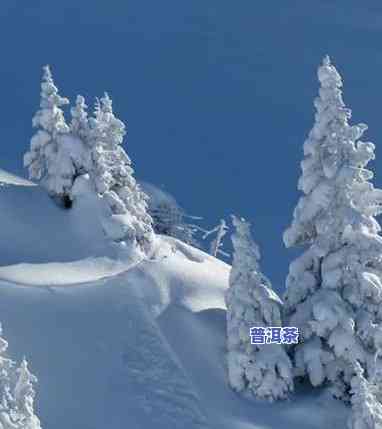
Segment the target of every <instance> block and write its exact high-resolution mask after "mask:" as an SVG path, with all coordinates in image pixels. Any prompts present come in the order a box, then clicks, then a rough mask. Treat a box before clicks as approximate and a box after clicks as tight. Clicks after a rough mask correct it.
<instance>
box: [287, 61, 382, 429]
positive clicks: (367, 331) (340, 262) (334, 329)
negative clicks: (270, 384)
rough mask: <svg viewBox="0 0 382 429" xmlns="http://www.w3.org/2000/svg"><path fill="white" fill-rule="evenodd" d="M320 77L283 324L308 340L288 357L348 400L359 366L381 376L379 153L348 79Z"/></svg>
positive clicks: (328, 69)
mask: <svg viewBox="0 0 382 429" xmlns="http://www.w3.org/2000/svg"><path fill="white" fill-rule="evenodd" d="M318 79H319V81H320V84H321V87H320V90H319V96H318V97H317V98H316V100H315V102H314V105H315V108H316V114H315V124H314V126H313V128H312V130H311V131H310V133H309V136H308V138H307V140H306V141H305V143H304V155H305V158H304V160H303V161H302V164H301V167H302V175H301V177H300V180H299V183H298V188H299V190H301V191H302V192H303V196H302V197H301V198H300V200H299V202H298V204H297V207H296V209H295V211H294V218H293V223H292V225H291V227H290V228H289V229H287V231H286V232H285V234H284V242H285V244H286V246H287V247H293V246H298V245H300V246H304V250H303V253H302V255H301V256H299V257H298V258H297V259H296V260H295V261H294V262H292V264H291V266H290V271H289V275H288V278H287V292H286V296H285V310H286V311H285V313H286V314H285V316H286V318H287V322H286V323H287V324H288V325H290V326H297V327H298V328H299V330H300V334H301V336H302V338H300V341H301V342H300V344H299V345H297V346H295V347H293V349H292V350H291V353H292V354H293V357H294V360H295V363H296V373H297V374H298V375H300V376H305V375H308V376H309V378H310V381H311V383H312V384H313V385H314V386H318V385H321V384H323V383H324V382H330V384H331V386H332V389H333V393H334V394H335V395H336V396H338V397H343V398H344V399H348V398H349V395H348V394H349V391H350V389H351V383H352V377H353V374H354V372H355V368H354V365H355V364H354V362H358V363H359V364H360V365H361V368H362V370H363V371H364V377H365V378H366V380H368V381H369V378H370V375H371V374H372V373H373V371H374V356H375V354H376V351H377V348H378V347H379V338H380V335H381V329H382V306H381V303H382V281H381V279H382V277H381V276H382V256H381V255H382V239H381V237H380V236H379V231H380V226H379V224H378V223H377V221H376V220H375V216H376V215H378V214H380V213H381V212H382V192H381V191H380V190H378V189H375V188H374V187H373V185H372V183H371V182H370V179H371V178H372V177H373V173H372V172H371V171H370V170H368V169H367V168H366V166H367V164H368V163H369V161H370V160H372V159H374V145H373V144H372V143H365V142H362V141H360V140H359V139H360V137H361V136H362V134H363V133H364V131H365V130H366V129H367V126H366V125H364V124H359V125H350V124H349V122H348V121H349V119H350V117H351V111H350V110H349V109H348V108H346V107H345V104H344V102H343V100H342V93H341V87H342V80H341V77H340V75H339V73H338V72H337V70H336V69H335V67H334V66H333V65H332V64H331V62H330V59H329V58H328V57H325V58H324V60H323V63H322V65H321V66H320V67H319V69H318ZM353 390H354V389H353ZM354 427H357V426H354Z"/></svg>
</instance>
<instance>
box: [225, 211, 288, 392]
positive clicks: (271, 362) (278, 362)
mask: <svg viewBox="0 0 382 429" xmlns="http://www.w3.org/2000/svg"><path fill="white" fill-rule="evenodd" d="M233 225H234V227H235V232H234V234H233V236H232V243H233V248H234V254H233V263H232V269H231V273H230V277H229V289H228V290H227V293H226V305H227V349H228V356H227V360H228V378H229V383H230V385H231V387H232V388H233V389H234V390H236V391H238V392H243V393H249V394H253V395H255V396H257V397H258V398H266V399H269V400H275V399H281V398H285V397H286V396H287V395H288V393H289V392H290V391H292V390H293V378H292V364H291V362H290V360H289V357H288V355H287V354H286V352H285V350H284V348H283V346H282V345H281V344H251V338H250V328H252V327H281V326H282V324H281V307H282V302H281V300H280V298H279V297H278V296H277V294H276V293H275V292H274V291H273V289H272V286H271V283H270V282H269V280H268V279H267V278H266V277H265V276H264V275H263V274H262V273H261V271H260V267H259V262H258V261H259V259H260V252H259V249H258V247H257V245H256V244H255V243H254V242H253V240H252V237H251V232H250V225H249V223H248V222H246V221H245V220H244V219H238V218H237V217H235V216H233Z"/></svg>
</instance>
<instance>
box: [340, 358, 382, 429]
mask: <svg viewBox="0 0 382 429" xmlns="http://www.w3.org/2000/svg"><path fill="white" fill-rule="evenodd" d="M350 386H351V390H350V394H351V413H350V416H349V420H348V428H349V429H380V428H382V405H381V403H380V402H379V400H378V399H377V397H376V395H375V394H374V388H373V387H374V386H373V385H372V382H369V381H368V380H366V379H365V377H364V370H363V368H362V366H361V365H360V363H359V362H355V363H354V374H353V376H352V378H351V380H350Z"/></svg>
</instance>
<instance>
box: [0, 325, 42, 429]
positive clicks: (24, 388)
mask: <svg viewBox="0 0 382 429" xmlns="http://www.w3.org/2000/svg"><path fill="white" fill-rule="evenodd" d="M1 334H2V330H1V326H0V335H1ZM7 348H8V343H7V341H6V340H5V339H4V338H2V337H1V336H0V427H1V428H3V429H41V426H40V421H39V419H38V417H37V416H36V414H35V412H34V406H33V401H34V396H35V392H34V388H33V384H35V383H36V382H37V379H36V377H35V376H34V375H32V374H31V373H30V372H29V370H28V367H27V363H26V361H25V360H23V361H22V363H21V365H20V367H19V368H16V365H15V362H13V361H12V360H11V359H9V358H8V357H6V353H7Z"/></svg>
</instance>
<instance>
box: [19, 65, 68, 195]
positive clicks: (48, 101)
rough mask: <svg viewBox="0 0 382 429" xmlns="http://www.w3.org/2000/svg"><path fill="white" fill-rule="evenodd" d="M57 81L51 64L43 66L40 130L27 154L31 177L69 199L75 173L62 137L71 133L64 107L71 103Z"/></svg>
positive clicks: (35, 120)
mask: <svg viewBox="0 0 382 429" xmlns="http://www.w3.org/2000/svg"><path fill="white" fill-rule="evenodd" d="M68 103H69V101H68V99H67V98H64V97H61V96H60V95H59V93H58V89H57V87H56V85H55V84H54V81H53V77H52V74H51V71H50V68H49V66H45V67H44V69H43V78H42V83H41V101H40V109H39V110H38V111H37V112H36V114H35V115H34V117H33V121H32V124H33V127H35V128H37V129H38V130H37V132H36V133H35V134H34V136H33V137H32V139H31V144H30V150H29V151H28V152H27V153H26V154H25V155H24V166H25V167H27V168H28V170H29V178H30V179H32V180H37V181H40V182H41V184H42V185H43V186H44V187H45V188H46V189H47V191H48V192H49V194H50V195H51V196H52V197H55V198H57V199H59V200H62V201H64V203H65V200H66V199H67V198H68V195H69V192H70V188H71V186H72V184H73V180H74V179H73V178H74V176H75V167H74V165H73V162H72V160H71V158H70V156H68V152H67V151H66V150H65V148H64V145H63V142H62V141H61V137H62V136H64V135H65V134H67V133H69V131H70V130H69V126H68V125H67V124H66V122H65V118H64V113H63V111H62V109H61V108H62V107H63V106H65V105H66V104H68Z"/></svg>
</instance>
